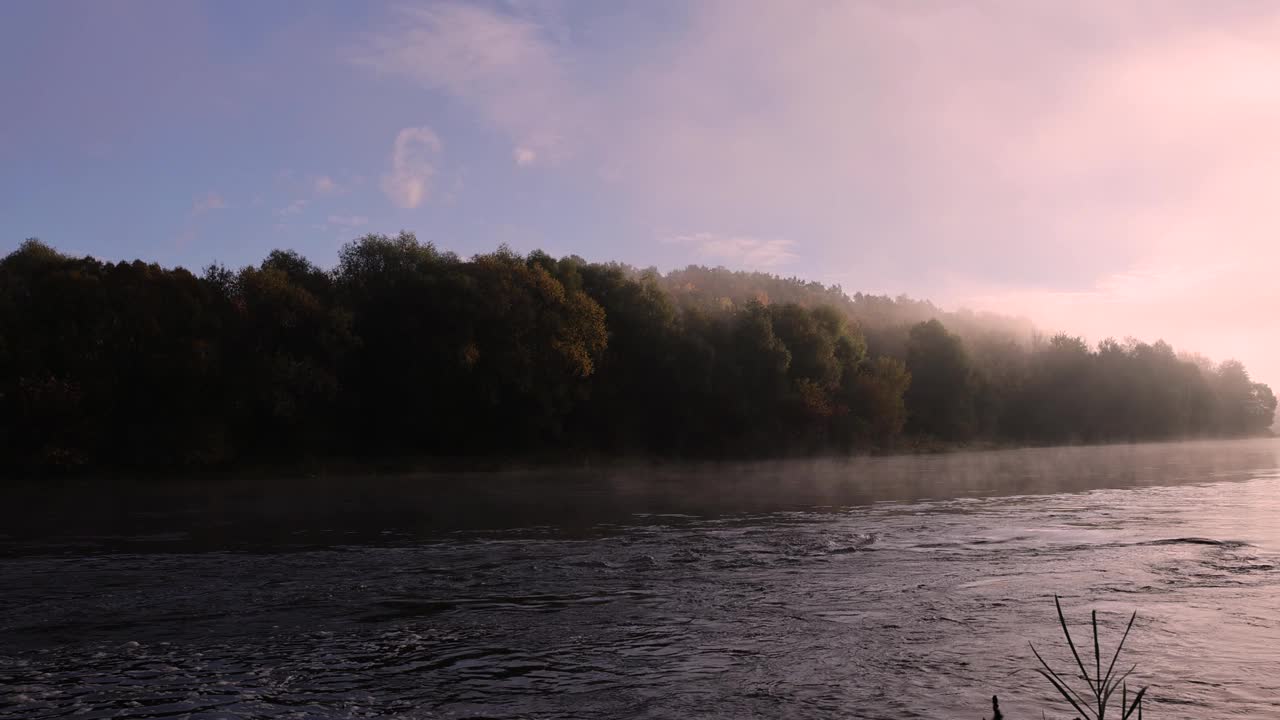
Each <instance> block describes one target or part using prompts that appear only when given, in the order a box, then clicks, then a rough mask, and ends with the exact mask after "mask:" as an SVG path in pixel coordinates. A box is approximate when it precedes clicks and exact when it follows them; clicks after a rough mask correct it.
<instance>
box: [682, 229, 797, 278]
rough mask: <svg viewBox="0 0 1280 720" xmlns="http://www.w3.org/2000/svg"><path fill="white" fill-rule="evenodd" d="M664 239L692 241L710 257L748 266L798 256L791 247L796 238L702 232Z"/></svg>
mask: <svg viewBox="0 0 1280 720" xmlns="http://www.w3.org/2000/svg"><path fill="white" fill-rule="evenodd" d="M662 242H663V243H665V244H668V245H689V246H691V247H692V248H693V249H694V250H695V251H696V252H697V254H698V255H700V256H701V257H703V258H705V259H707V260H712V261H716V262H726V263H730V264H733V265H735V266H738V267H747V268H757V269H771V268H776V267H778V266H779V265H785V264H787V263H789V262H791V261H793V260H795V259H796V258H797V257H798V256H797V255H796V254H795V253H794V252H792V251H791V250H792V248H794V247H795V242H794V241H792V240H783V239H774V240H764V239H761V238H754V237H743V236H730V235H716V234H714V233H706V232H702V233H694V234H692V235H675V236H671V237H666V238H663V239H662Z"/></svg>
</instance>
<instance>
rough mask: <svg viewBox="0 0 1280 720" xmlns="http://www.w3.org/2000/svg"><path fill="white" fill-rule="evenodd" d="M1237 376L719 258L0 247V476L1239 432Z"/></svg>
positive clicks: (1230, 365) (1242, 429) (414, 245)
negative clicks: (250, 255)
mask: <svg viewBox="0 0 1280 720" xmlns="http://www.w3.org/2000/svg"><path fill="white" fill-rule="evenodd" d="M1275 409H1276V399H1275V396H1274V395H1273V394H1272V392H1271V390H1270V389H1269V388H1268V387H1267V386H1266V385H1262V384H1260V383H1255V382H1253V381H1252V380H1251V379H1250V378H1249V375H1248V373H1247V372H1246V370H1245V368H1244V366H1243V365H1241V364H1240V363H1238V362H1234V361H1232V362H1226V363H1222V364H1221V365H1217V366H1214V365H1212V364H1210V363H1208V362H1207V361H1204V360H1200V359H1196V358H1194V357H1181V356H1179V355H1177V354H1176V353H1175V352H1174V350H1173V349H1172V348H1171V347H1169V346H1168V345H1167V344H1165V343H1163V342H1157V343H1155V344H1146V343H1140V342H1136V341H1126V342H1123V343H1122V342H1116V341H1113V340H1107V341H1104V342H1102V343H1101V344H1099V345H1098V346H1097V347H1089V346H1088V345H1086V344H1085V343H1084V342H1083V341H1082V340H1081V339H1079V338H1075V337H1068V336H1063V335H1059V336H1055V337H1052V338H1048V339H1045V338H1043V337H1041V336H1039V335H1037V334H1036V333H1035V331H1034V328H1032V327H1031V326H1030V325H1029V324H1027V323H1025V322H1022V321H1017V320H1012V319H1009V318H1002V317H998V316H985V315H975V314H972V313H946V312H943V311H941V310H939V309H938V308H936V307H934V306H932V305H930V304H929V303H926V302H920V301H915V300H910V299H908V298H896V299H891V298H887V297H878V296H868V295H863V294H860V293H859V294H854V295H848V294H846V293H845V292H844V291H843V290H842V289H840V288H838V287H825V286H823V285H821V284H818V283H809V282H803V281H800V280H797V279H794V278H791V279H784V278H779V277H775V276H771V275H765V274H760V273H745V272H732V271H729V270H725V269H723V268H715V269H711V268H704V267H689V268H687V269H684V270H680V271H676V272H671V273H668V274H666V275H663V274H660V273H658V272H657V271H655V270H638V269H635V268H630V267H626V266H622V265H617V264H599V263H588V262H586V261H584V260H582V259H580V258H577V257H568V258H561V259H556V258H552V257H550V256H548V255H546V254H544V253H540V252H535V253H533V254H530V255H529V256H527V257H522V256H519V255H516V254H514V253H512V252H510V251H508V250H505V249H500V250H498V251H497V252H494V253H491V254H487V255H479V256H476V257H473V258H470V259H463V258H460V257H458V256H456V255H454V254H452V253H447V252H441V251H439V250H437V249H436V248H435V247H433V246H431V245H430V244H422V243H419V242H418V241H417V240H416V239H415V238H414V237H413V236H412V235H411V234H407V233H402V234H401V235H400V236H398V237H386V236H377V235H370V236H367V237H364V238H361V239H359V240H356V241H354V242H352V243H350V244H348V245H346V246H345V247H344V248H343V249H342V251H341V253H340V258H339V262H338V265H337V267H335V268H334V269H332V270H323V269H321V268H318V267H316V266H315V265H313V264H312V263H310V262H308V261H307V260H306V259H304V258H302V257H300V256H299V255H297V254H295V253H292V252H283V251H274V252H272V253H271V254H270V255H268V256H267V258H266V259H265V260H263V262H262V263H261V264H260V265H258V266H257V267H246V268H243V269H240V270H232V269H228V268H225V267H219V266H214V267H210V268H207V269H206V270H205V271H204V272H203V273H202V274H200V275H196V274H193V273H191V272H189V271H187V270H185V269H182V268H175V269H165V268H161V267H159V266H157V265H154V264H146V263H143V262H141V261H135V262H132V263H124V262H122V263H115V264H112V263H103V262H100V261H98V260H95V259H92V258H70V257H66V256H64V255H61V254H59V253H58V252H56V251H55V250H53V249H51V248H49V247H48V246H46V245H43V244H41V243H39V242H38V241H28V242H26V243H24V244H23V245H22V246H21V247H20V248H19V249H18V250H17V251H15V252H13V253H12V254H10V255H8V256H7V257H5V258H4V259H3V260H0V467H3V468H5V469H7V471H8V472H10V473H29V472H37V471H45V470H66V469H77V468H84V469H90V468H159V467H165V468H169V467H209V466H223V465H229V464H234V463H239V462H246V461H290V460H294V459H298V458H303V457H307V458H316V457H320V458H323V457H343V458H360V457H366V458H377V457H384V456H388V455H394V456H421V457H430V456H444V457H470V456H527V455H544V456H545V455H550V456H554V457H561V458H572V457H575V456H580V455H592V456H601V455H615V454H616V455H623V454H627V455H630V454H644V455H655V456H670V457H711V458H728V457H763V456H770V457H772V456H785V455H795V454H810V453H827V452H835V453H845V452H854V451H867V450H891V449H894V448H898V447H903V446H910V445H912V444H915V443H919V442H933V441H943V442H968V441H976V440H990V441H999V442H1019V443H1073V442H1097V441H1117V440H1148V439H1164V438H1176V437H1188V436H1206V437H1208V436H1213V437H1221V436H1240V435H1247V434H1254V433H1260V432H1264V431H1265V430H1266V428H1268V427H1269V426H1270V425H1271V424H1272V420H1273V417H1274V412H1275Z"/></svg>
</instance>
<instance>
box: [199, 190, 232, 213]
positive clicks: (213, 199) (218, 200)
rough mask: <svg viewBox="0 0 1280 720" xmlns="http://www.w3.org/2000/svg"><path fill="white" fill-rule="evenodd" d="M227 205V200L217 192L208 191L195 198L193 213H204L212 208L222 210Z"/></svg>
mask: <svg viewBox="0 0 1280 720" xmlns="http://www.w3.org/2000/svg"><path fill="white" fill-rule="evenodd" d="M226 207H227V201H226V200H224V199H223V198H222V196H221V195H219V194H218V193H216V192H212V191H211V192H207V193H205V194H204V195H202V196H200V197H198V198H196V199H195V202H193V203H192V204H191V215H192V216H195V215H203V214H205V213H207V212H209V211H210V210H222V209H224V208H226Z"/></svg>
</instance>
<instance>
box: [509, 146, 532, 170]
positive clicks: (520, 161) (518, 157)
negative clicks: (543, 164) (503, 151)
mask: <svg viewBox="0 0 1280 720" xmlns="http://www.w3.org/2000/svg"><path fill="white" fill-rule="evenodd" d="M511 158H512V159H513V160H515V161H516V165H519V166H520V167H526V166H529V165H532V164H534V163H535V162H537V160H538V153H537V151H535V150H532V149H530V148H527V147H518V148H516V149H515V150H514V151H512V153H511Z"/></svg>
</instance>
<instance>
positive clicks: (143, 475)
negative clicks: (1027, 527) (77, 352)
mask: <svg viewBox="0 0 1280 720" xmlns="http://www.w3.org/2000/svg"><path fill="white" fill-rule="evenodd" d="M1278 437H1280V434H1277V433H1276V432H1274V431H1268V432H1267V433H1265V434H1261V433H1259V434H1250V435H1239V436H1231V437H1184V438H1172V439H1159V440H1119V441H1109V442H1081V443H1069V444H1063V443H1012V442H1000V441H972V442H941V441H919V442H914V443H910V444H903V445H899V446H897V447H894V448H890V449H875V450H865V449H864V450H860V451H855V452H850V453H812V454H795V455H786V456H760V457H744V456H735V457H693V456H680V455H654V454H642V453H634V454H609V455H602V454H582V453H536V454H526V455H513V456H503V457H493V456H490V457H474V456H447V457H445V456H435V457H431V456H394V457H385V458H380V459H377V460H371V459H368V458H358V457H356V458H353V457H327V458H305V459H300V460H291V461H276V462H272V461H265V462H263V461H258V462H245V463H236V464H230V465H227V466H223V467H214V468H209V467H205V468H197V469H193V468H183V467H167V468H148V469H128V468H104V469H93V468H82V469H75V470H70V471H63V472H56V473H49V472H45V473H32V474H25V475H24V474H22V473H13V476H12V477H10V478H7V479H5V480H4V481H0V487H4V486H9V487H16V486H24V485H37V484H42V483H44V484H48V483H57V484H64V485H81V484H95V485H97V484H104V483H115V482H123V483H142V484H152V483H160V484H162V483H164V482H166V481H169V480H173V479H175V478H181V479H183V480H199V481H208V482H219V481H221V480H224V479H230V478H254V479H269V478H276V479H282V480H284V479H288V480H299V479H309V478H312V479H344V478H358V477H412V476H422V477H424V478H427V477H431V476H442V477H443V476H458V475H476V476H482V475H501V474H511V473H538V472H552V471H556V470H566V471H577V472H582V471H592V470H599V471H614V470H618V471H620V470H636V469H653V470H710V469H717V468H724V467H726V466H740V465H752V464H761V463H787V462H805V461H815V462H822V461H825V462H855V461H861V460H868V459H891V458H916V457H922V456H945V455H962V454H969V453H972V454H983V453H998V452H1015V451H1020V450H1050V449H1078V448H1090V447H1097V448H1106V447H1120V446H1126V445H1128V446H1143V445H1176V444H1181V443H1196V442H1232V441H1247V440H1267V439H1275V438H1278Z"/></svg>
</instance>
